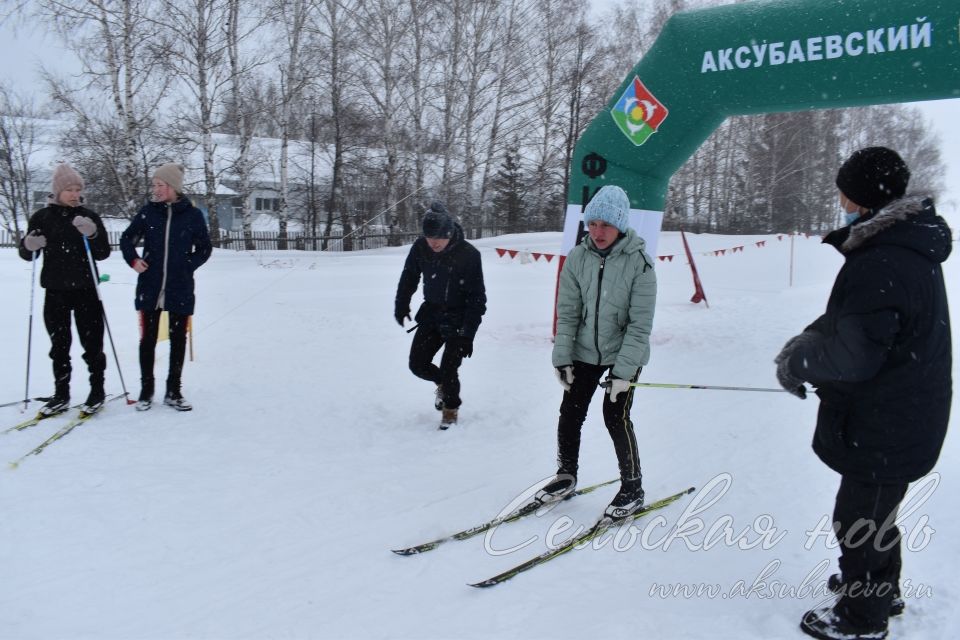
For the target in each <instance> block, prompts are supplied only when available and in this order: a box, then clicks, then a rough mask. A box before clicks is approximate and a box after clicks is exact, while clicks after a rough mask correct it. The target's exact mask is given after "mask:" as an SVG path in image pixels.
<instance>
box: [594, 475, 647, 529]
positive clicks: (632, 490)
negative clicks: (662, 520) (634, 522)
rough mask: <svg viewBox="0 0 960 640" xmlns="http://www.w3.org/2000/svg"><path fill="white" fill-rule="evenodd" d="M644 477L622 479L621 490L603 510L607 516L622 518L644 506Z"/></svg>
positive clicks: (613, 518)
mask: <svg viewBox="0 0 960 640" xmlns="http://www.w3.org/2000/svg"><path fill="white" fill-rule="evenodd" d="M642 482H643V480H642V478H639V477H638V478H630V479H627V480H620V491H618V492H617V495H615V496H614V497H613V501H612V502H611V503H610V506H608V507H607V510H606V511H604V512H603V516H604V517H605V518H610V519H611V520H621V519H623V518H626V517H628V516H632V515H633V514H634V513H636V512H637V511H639V510H640V509H642V508H643V497H644V496H643V487H642V486H641V485H642Z"/></svg>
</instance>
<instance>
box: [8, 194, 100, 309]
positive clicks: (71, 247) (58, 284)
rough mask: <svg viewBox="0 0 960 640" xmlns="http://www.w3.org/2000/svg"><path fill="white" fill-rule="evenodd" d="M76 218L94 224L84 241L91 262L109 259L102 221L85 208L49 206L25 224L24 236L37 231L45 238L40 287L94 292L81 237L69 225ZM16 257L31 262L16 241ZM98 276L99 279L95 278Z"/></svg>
mask: <svg viewBox="0 0 960 640" xmlns="http://www.w3.org/2000/svg"><path fill="white" fill-rule="evenodd" d="M76 216H86V217H87V218H90V219H91V220H93V222H94V223H95V224H96V225H97V232H96V233H95V234H94V235H93V237H92V238H88V242H89V244H90V253H92V254H93V258H94V260H105V259H107V258H108V257H109V256H110V241H109V239H108V238H107V231H106V229H104V228H103V222H102V221H101V220H100V216H98V215H97V214H96V213H94V212H93V211H90V210H89V209H87V208H85V207H68V206H65V205H62V204H50V205H48V206H46V207H44V208H43V209H40V210H39V211H37V212H36V213H34V214H33V215H32V216H30V222H28V223H27V233H28V234H29V233H33V231H35V230H36V231H39V232H40V233H41V234H42V235H44V236H46V238H47V246H46V247H44V248H43V249H41V250H40V251H42V252H43V270H42V271H41V272H40V286H42V287H44V288H45V289H52V290H54V291H76V290H78V289H95V288H96V286H97V285H96V281H95V280H94V277H93V274H92V273H90V261H89V259H88V258H87V249H86V247H85V246H84V244H83V234H82V233H80V231H78V230H77V228H76V227H75V226H73V219H74V218H75V217H76ZM20 257H21V258H23V259H24V260H32V259H33V252H32V251H27V249H26V248H25V247H24V246H23V240H21V241H20ZM98 277H99V276H98Z"/></svg>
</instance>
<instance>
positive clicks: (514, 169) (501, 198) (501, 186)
mask: <svg viewBox="0 0 960 640" xmlns="http://www.w3.org/2000/svg"><path fill="white" fill-rule="evenodd" d="M519 144H520V143H519V141H518V140H514V142H513V144H512V145H511V147H510V148H509V149H507V152H506V155H505V156H504V158H503V164H502V165H500V169H499V170H498V171H497V175H496V176H495V177H494V179H493V184H492V187H493V194H494V195H493V206H494V217H495V219H496V221H497V223H498V224H503V225H506V227H507V229H506V230H507V231H508V232H518V231H526V230H527V229H526V228H521V226H520V225H521V222H522V216H523V213H524V202H523V199H524V194H525V191H526V190H525V189H524V185H523V168H522V166H521V164H520V149H519Z"/></svg>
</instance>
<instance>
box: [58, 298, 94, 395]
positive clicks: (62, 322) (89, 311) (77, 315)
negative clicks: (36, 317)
mask: <svg viewBox="0 0 960 640" xmlns="http://www.w3.org/2000/svg"><path fill="white" fill-rule="evenodd" d="M71 313H72V314H73V319H74V322H76V324H77V337H78V338H79V339H80V344H81V345H82V346H83V360H84V361H85V362H86V363H87V369H88V370H89V371H90V386H91V387H92V386H94V385H97V386H99V388H101V389H102V388H103V373H104V371H105V370H106V368H107V356H106V355H105V354H104V353H103V327H104V324H103V307H102V306H101V305H100V299H99V298H98V297H97V292H96V290H94V289H75V290H71V291H56V290H53V289H47V295H46V297H45V298H44V302H43V323H44V324H45V325H46V327H47V333H48V334H50V359H51V360H53V380H54V384H55V385H56V393H57V395H65V396H67V397H69V396H70V372H71V371H72V367H71V365H70V346H71V344H72V343H73V333H72V331H71V329H70V314H71Z"/></svg>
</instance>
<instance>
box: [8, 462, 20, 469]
mask: <svg viewBox="0 0 960 640" xmlns="http://www.w3.org/2000/svg"><path fill="white" fill-rule="evenodd" d="M19 467H20V463H19V462H9V463H7V469H9V470H10V471H16V470H17V469H18V468H19Z"/></svg>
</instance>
